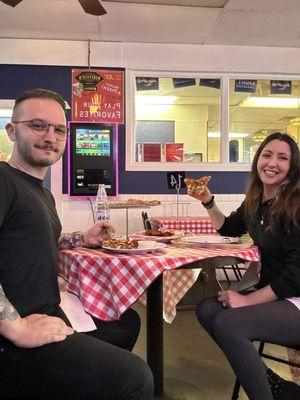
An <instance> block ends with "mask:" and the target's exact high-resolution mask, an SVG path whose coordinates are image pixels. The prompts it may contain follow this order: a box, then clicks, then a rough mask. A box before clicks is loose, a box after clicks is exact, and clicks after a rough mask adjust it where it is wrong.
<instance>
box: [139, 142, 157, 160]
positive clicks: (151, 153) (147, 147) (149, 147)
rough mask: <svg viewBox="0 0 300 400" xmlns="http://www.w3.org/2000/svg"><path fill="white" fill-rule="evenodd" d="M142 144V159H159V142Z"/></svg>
mask: <svg viewBox="0 0 300 400" xmlns="http://www.w3.org/2000/svg"><path fill="white" fill-rule="evenodd" d="M142 146H143V149H142V161H148V162H151V161H161V144H160V143H144V144H143V145H142Z"/></svg>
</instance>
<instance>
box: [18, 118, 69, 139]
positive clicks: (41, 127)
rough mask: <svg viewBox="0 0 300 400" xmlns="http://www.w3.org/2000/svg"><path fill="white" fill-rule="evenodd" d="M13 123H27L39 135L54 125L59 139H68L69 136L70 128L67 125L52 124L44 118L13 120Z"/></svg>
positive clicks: (45, 132)
mask: <svg viewBox="0 0 300 400" xmlns="http://www.w3.org/2000/svg"><path fill="white" fill-rule="evenodd" d="M12 123H13V124H26V125H27V126H28V128H30V129H31V130H32V132H33V133H35V134H36V135H38V136H43V135H46V134H47V133H48V132H49V129H50V127H51V126H53V129H54V134H55V137H56V139H57V140H66V138H67V136H68V128H67V127H66V126H65V125H56V124H50V123H49V122H47V121H44V120H42V119H32V120H30V121H12Z"/></svg>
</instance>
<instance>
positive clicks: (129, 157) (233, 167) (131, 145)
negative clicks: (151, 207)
mask: <svg viewBox="0 0 300 400" xmlns="http://www.w3.org/2000/svg"><path fill="white" fill-rule="evenodd" d="M138 76H149V77H151V76H155V77H158V78H159V77H170V78H196V79H197V78H203V79H205V78H211V79H220V82H221V85H220V102H221V103H220V128H221V129H220V131H221V137H220V162H219V163H211V162H210V163H208V162H201V163H190V164H189V163H183V162H178V163H177V162H172V163H170V162H138V161H135V93H136V91H135V78H136V77H138ZM232 79H257V80H259V79H265V80H299V81H300V75H299V74H288V75H286V74H278V75H277V74H257V73H251V74H250V73H221V72H220V73H216V72H214V73H211V72H210V73H206V72H195V71H191V72H177V71H176V72H174V71H155V70H153V71H151V70H126V129H125V132H126V158H125V171H170V170H172V171H199V170H201V171H236V172H243V171H250V170H251V163H240V162H229V136H228V131H229V83H230V80H232Z"/></svg>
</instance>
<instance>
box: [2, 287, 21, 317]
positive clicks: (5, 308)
mask: <svg viewBox="0 0 300 400" xmlns="http://www.w3.org/2000/svg"><path fill="white" fill-rule="evenodd" d="M18 317H19V313H18V311H17V310H16V309H15V307H14V306H13V305H12V304H11V303H10V302H9V301H8V299H7V297H6V296H5V294H4V291H3V288H2V286H1V283H0V320H4V319H10V320H12V321H13V320H15V319H17V318H18Z"/></svg>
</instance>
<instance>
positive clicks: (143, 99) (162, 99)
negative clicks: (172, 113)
mask: <svg viewBox="0 0 300 400" xmlns="http://www.w3.org/2000/svg"><path fill="white" fill-rule="evenodd" d="M176 100H177V96H135V102H136V103H137V104H154V105H156V104H174V103H175V101H176Z"/></svg>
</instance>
